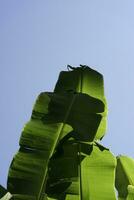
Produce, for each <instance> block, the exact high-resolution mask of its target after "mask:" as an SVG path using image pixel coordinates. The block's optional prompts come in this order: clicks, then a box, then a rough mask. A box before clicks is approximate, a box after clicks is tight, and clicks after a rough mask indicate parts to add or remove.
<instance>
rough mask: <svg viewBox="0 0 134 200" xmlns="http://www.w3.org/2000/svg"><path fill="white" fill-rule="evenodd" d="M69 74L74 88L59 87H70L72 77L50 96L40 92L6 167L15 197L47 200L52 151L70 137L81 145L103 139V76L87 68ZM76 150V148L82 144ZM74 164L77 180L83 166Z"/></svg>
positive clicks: (65, 79)
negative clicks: (8, 166)
mask: <svg viewBox="0 0 134 200" xmlns="http://www.w3.org/2000/svg"><path fill="white" fill-rule="evenodd" d="M73 72H74V73H73ZM67 73H70V72H67ZM72 73H73V77H74V82H75V87H74V88H75V90H72V89H71V88H68V89H67V90H66V89H65V88H64V87H62V86H63V84H64V85H66V82H67V83H68V82H70V85H71V84H73V79H72V78H71V79H68V77H63V83H60V84H59V83H57V86H56V89H55V91H54V93H41V95H40V96H39V97H38V99H37V101H36V103H35V105H34V108H33V112H32V116H31V119H30V121H29V122H28V123H27V124H26V125H25V127H24V129H23V131H22V135H21V138H20V149H19V151H18V152H17V154H16V155H15V157H14V159H13V161H12V163H11V166H10V170H9V176H8V189H9V191H10V192H11V193H13V194H14V198H15V199H25V200H30V199H31V200H34V199H36V200H42V199H44V200H45V199H47V198H48V199H51V197H47V196H46V194H45V186H46V182H47V179H48V164H49V160H50V158H51V157H52V156H53V155H55V154H54V153H55V152H57V149H58V148H59V147H60V146H61V145H62V144H64V143H65V142H66V141H68V140H70V139H71V140H73V141H75V142H77V143H78V144H79V143H82V144H85V145H86V143H84V142H89V143H90V142H93V141H95V140H98V139H101V138H102V137H103V135H104V132H105V127H106V114H107V109H106V101H105V97H104V91H103V77H102V75H100V74H99V73H97V72H96V71H94V70H91V69H89V68H87V67H86V68H85V67H84V68H76V69H75V70H74V71H72ZM71 77H72V74H71ZM75 79H77V81H75ZM89 79H91V80H90V81H89ZM60 88H61V89H60ZM90 90H91V91H90ZM77 146H78V147H79V148H81V145H77ZM70 148H71V146H69V149H70ZM84 148H85V147H84ZM68 151H69V150H68ZM78 153H79V154H81V151H80V149H77V154H78ZM80 158H81V157H80ZM85 159H86V158H85ZM85 159H84V160H85ZM89 161H90V159H89ZM70 162H74V160H71V161H70ZM52 163H53V162H52ZM74 164H75V163H74ZM77 164H78V163H77ZM78 166H79V171H78V173H79V175H77V176H76V177H77V179H79V180H82V179H81V178H80V177H81V173H83V171H82V172H81V169H84V168H83V167H82V166H83V165H82V166H81V160H79V164H78ZM76 168H78V167H77V166H76ZM57 170H58V166H57ZM72 173H73V171H72ZM75 173H76V172H75ZM68 175H69V174H68ZM83 176H84V175H83ZM82 184H84V183H81V184H80V183H79V181H74V184H71V186H70V188H68V191H69V190H70V191H73V188H78V185H81V187H82ZM47 185H48V184H47ZM63 186H64V184H63ZM79 191H80V189H79ZM70 195H72V194H70V193H69V192H68V194H66V197H65V198H66V199H70V198H71V199H77V198H79V195H80V196H81V194H79V193H77V194H73V196H70ZM82 195H83V194H82ZM52 198H53V197H52ZM54 198H55V197H54ZM56 198H57V197H56ZM61 198H64V197H61ZM81 198H84V197H82V196H81Z"/></svg>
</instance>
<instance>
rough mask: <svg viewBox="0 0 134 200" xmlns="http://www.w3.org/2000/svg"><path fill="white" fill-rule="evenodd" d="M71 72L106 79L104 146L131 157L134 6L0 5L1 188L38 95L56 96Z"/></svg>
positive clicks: (91, 1) (32, 0)
mask: <svg viewBox="0 0 134 200" xmlns="http://www.w3.org/2000/svg"><path fill="white" fill-rule="evenodd" d="M67 64H70V65H73V66H78V65H79V64H86V65H89V66H90V67H92V68H94V69H96V70H98V71H99V72H100V73H102V74H103V75H104V80H105V94H106V97H107V100H108V107H109V115H108V130H107V135H106V136H105V138H104V139H103V141H102V143H103V144H104V145H105V146H106V147H109V148H110V150H111V151H112V152H113V153H114V154H115V155H118V154H125V155H129V156H131V157H134V148H133V146H134V1H133V0H127V1H126V0H118V1H117V0H83V1H81V0H67V1H63V0H56V1H55V0H53V1H52V0H0V91H1V97H0V107H1V109H0V110H1V114H0V130H1V132H0V184H2V185H6V179H7V173H8V168H9V164H10V162H11V160H12V157H13V155H14V154H15V152H16V151H17V149H18V148H19V145H18V144H19V138H20V134H21V130H22V128H23V126H24V124H25V123H26V122H27V121H28V120H29V118H30V115H31V111H32V106H33V103H34V101H35V99H36V97H37V95H38V94H39V93H40V92H42V91H52V90H53V88H54V85H55V82H56V80H57V78H58V74H59V72H60V71H61V70H66V65H67Z"/></svg>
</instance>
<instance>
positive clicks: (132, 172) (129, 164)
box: [115, 156, 134, 200]
mask: <svg viewBox="0 0 134 200" xmlns="http://www.w3.org/2000/svg"><path fill="white" fill-rule="evenodd" d="M115 185H116V188H117V190H118V195H119V197H120V198H124V199H126V198H127V195H128V199H129V198H130V196H132V195H133V199H134V194H133V192H131V191H132V190H131V189H132V188H133V187H128V186H129V185H132V186H134V159H132V158H129V157H127V156H118V157H117V168H116V181H115ZM128 189H129V190H128ZM128 191H130V192H129V193H130V194H128ZM128 199H127V200H128ZM130 199H131V198H130Z"/></svg>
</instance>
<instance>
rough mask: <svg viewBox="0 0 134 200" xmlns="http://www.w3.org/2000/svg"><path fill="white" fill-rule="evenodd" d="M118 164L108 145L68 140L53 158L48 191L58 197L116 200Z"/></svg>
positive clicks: (75, 199)
mask: <svg viewBox="0 0 134 200" xmlns="http://www.w3.org/2000/svg"><path fill="white" fill-rule="evenodd" d="M115 166H116V159H115V158H114V156H113V155H112V154H111V153H110V152H109V150H107V149H105V148H104V147H102V146H100V145H98V144H94V145H89V144H86V143H77V142H75V141H73V140H70V141H66V142H65V143H64V144H62V145H61V146H60V147H59V149H57V152H56V153H55V155H54V156H53V157H52V158H51V162H50V164H49V174H48V177H49V178H48V182H47V190H46V192H47V194H48V196H49V198H52V199H53V198H54V199H58V200H72V199H74V200H80V199H81V200H88V199H91V200H92V199H94V200H115V199H116V197H115V191H114V181H115Z"/></svg>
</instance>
